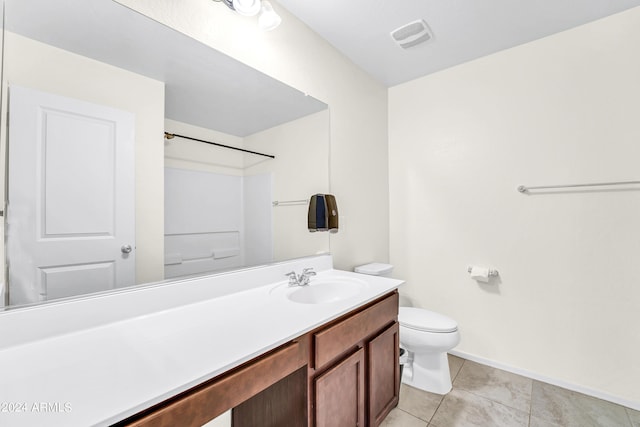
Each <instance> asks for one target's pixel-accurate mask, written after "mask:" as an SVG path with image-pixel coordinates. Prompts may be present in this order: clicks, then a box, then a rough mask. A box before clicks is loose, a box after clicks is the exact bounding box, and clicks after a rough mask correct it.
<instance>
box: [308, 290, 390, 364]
mask: <svg viewBox="0 0 640 427" xmlns="http://www.w3.org/2000/svg"><path fill="white" fill-rule="evenodd" d="M397 318H398V293H397V292H394V293H393V294H391V295H389V296H388V297H386V298H385V299H383V300H381V301H379V302H378V303H376V304H374V305H372V306H371V307H368V308H366V309H364V310H362V311H360V312H359V313H356V314H354V315H353V316H351V317H348V318H346V319H345V320H342V321H340V322H339V323H336V324H334V325H333V326H330V327H328V328H326V329H323V330H321V331H319V332H316V333H314V334H313V343H314V361H313V363H314V368H315V369H320V368H322V367H323V366H325V365H326V364H327V363H329V362H331V361H332V360H334V359H335V358H337V357H338V356H340V355H341V354H344V353H345V352H347V351H349V350H350V349H351V348H353V346H355V345H356V344H358V343H359V342H362V341H363V340H364V339H366V338H367V337H369V336H371V335H373V334H375V333H377V332H378V331H380V330H381V329H382V328H384V327H385V326H387V325H389V324H391V323H393V322H395V321H396V320H397Z"/></svg>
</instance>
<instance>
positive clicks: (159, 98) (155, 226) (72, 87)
mask: <svg viewBox="0 0 640 427" xmlns="http://www.w3.org/2000/svg"><path fill="white" fill-rule="evenodd" d="M4 66H5V68H4V82H3V84H4V85H5V96H4V98H5V99H3V104H2V105H3V110H4V111H6V105H7V104H6V85H7V84H9V85H11V84H18V85H21V86H25V87H30V88H34V89H38V90H42V91H45V92H50V93H54V94H58V95H63V96H68V97H71V98H76V99H80V100H84V101H88V102H93V103H96V104H101V105H107V106H110V107H114V108H119V109H122V110H126V111H130V112H132V113H134V114H135V116H136V123H135V134H136V152H135V156H136V160H135V170H136V182H135V186H136V205H135V209H136V247H137V248H136V282H137V283H145V282H151V281H157V280H162V279H163V263H164V262H163V258H164V256H163V238H162V237H163V224H164V215H163V197H164V194H163V147H162V144H161V139H160V138H161V137H160V136H159V135H160V130H161V129H162V127H163V117H164V83H162V82H159V81H156V80H152V79H149V78H147V77H143V76H140V75H138V74H134V73H131V72H129V71H125V70H122V69H120V68H116V67H113V66H110V65H107V64H104V63H101V62H98V61H94V60H91V59H87V58H85V57H82V56H79V55H76V54H73V53H70V52H67V51H64V50H61V49H58V48H54V47H51V46H48V45H45V44H43V43H40V42H36V41H33V40H30V39H27V38H24V37H22V36H19V35H16V34H13V33H9V32H7V33H6V35H5V64H4ZM5 125H6V124H5V123H4V122H3V127H4V126H5ZM4 135H5V132H2V138H3V139H4ZM2 164H4V163H2ZM0 175H4V174H0ZM2 186H4V183H2V185H0V187H2ZM3 259H4V257H3Z"/></svg>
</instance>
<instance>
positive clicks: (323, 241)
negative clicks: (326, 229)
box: [244, 110, 341, 261]
mask: <svg viewBox="0 0 640 427" xmlns="http://www.w3.org/2000/svg"><path fill="white" fill-rule="evenodd" d="M328 141H329V111H328V110H325V111H320V112H318V113H315V114H311V115H309V116H306V117H303V118H301V119H298V120H294V121H291V122H289V123H285V124H283V125H280V126H276V127H273V128H271V129H267V130H265V131H262V132H258V133H255V134H253V135H249V136H247V137H246V138H245V139H244V146H245V148H247V149H248V150H253V151H258V152H264V153H267V154H272V155H275V159H269V160H266V161H265V160H260V159H256V156H254V155H246V156H245V161H246V163H247V165H250V166H248V167H247V168H246V169H245V174H246V175H252V174H263V173H273V193H272V194H273V200H277V201H287V200H309V198H310V197H311V195H312V194H317V193H328V192H329V143H328ZM337 203H338V211H339V212H340V209H341V199H340V198H338V200H337ZM307 212H308V205H307V204H300V205H291V206H275V207H273V209H272V219H273V259H274V260H276V261H283V260H286V259H290V258H296V257H301V256H306V255H314V254H316V253H320V252H327V251H329V249H330V248H329V233H310V232H309V229H308V227H307V225H308V224H307Z"/></svg>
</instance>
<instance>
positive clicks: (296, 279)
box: [285, 268, 316, 286]
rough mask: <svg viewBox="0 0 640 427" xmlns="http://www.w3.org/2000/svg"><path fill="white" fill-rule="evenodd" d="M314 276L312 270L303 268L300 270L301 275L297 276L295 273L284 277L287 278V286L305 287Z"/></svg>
mask: <svg viewBox="0 0 640 427" xmlns="http://www.w3.org/2000/svg"><path fill="white" fill-rule="evenodd" d="M315 275H316V272H315V271H313V268H305V269H304V270H302V274H299V275H298V274H296V272H295V271H291V272H289V273H287V274H285V276H288V277H289V286H307V285H309V280H310V278H311V276H315Z"/></svg>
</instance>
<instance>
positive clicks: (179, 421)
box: [116, 291, 400, 427]
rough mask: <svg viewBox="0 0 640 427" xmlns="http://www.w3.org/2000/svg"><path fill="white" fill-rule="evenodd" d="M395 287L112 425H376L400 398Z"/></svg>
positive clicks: (277, 426)
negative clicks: (223, 419) (227, 419)
mask: <svg viewBox="0 0 640 427" xmlns="http://www.w3.org/2000/svg"><path fill="white" fill-rule="evenodd" d="M397 319H398V293H397V292H395V291H394V292H392V293H390V294H388V295H386V296H385V297H382V298H380V299H378V300H376V301H374V302H372V303H370V304H368V305H365V306H363V307H360V308H358V309H356V310H354V311H352V312H350V313H347V314H345V315H344V316H342V317H340V318H338V319H336V320H334V321H332V322H329V323H327V324H326V325H323V326H321V327H319V328H318V329H316V330H313V331H311V332H309V333H307V334H305V335H303V336H301V337H299V338H298V339H296V340H294V341H292V342H290V343H287V344H285V345H283V346H281V347H279V348H277V349H275V350H273V351H271V352H269V353H267V354H265V355H262V356H260V357H258V358H256V359H254V360H252V361H250V362H247V363H245V364H244V365H241V366H239V367H237V368H235V369H233V370H231V371H229V372H226V373H224V374H222V375H220V376H219V377H216V378H214V379H212V380H210V381H207V382H205V383H203V384H200V385H198V386H196V387H194V388H192V389H191V390H188V391H186V392H184V393H182V394H180V395H178V396H175V397H174V398H171V399H169V400H167V401H165V402H162V403H160V404H158V405H156V406H154V407H152V408H149V409H147V410H145V411H143V412H141V413H139V414H137V415H135V416H133V417H130V418H129V419H127V420H124V421H122V422H119V423H117V424H116V426H136V427H152V426H158V427H162V426H167V427H168V426H181V427H189V426H193V427H200V426H202V425H203V424H205V423H206V422H208V421H209V420H211V419H213V418H215V417H216V416H218V415H220V414H221V413H223V412H225V411H227V410H228V409H231V408H233V416H232V419H233V427H279V426H283V425H286V426H287V427H306V426H308V427H356V426H359V427H365V426H372V427H375V426H378V425H379V424H380V423H381V422H382V420H383V419H384V417H386V415H387V414H388V413H389V412H390V411H391V409H393V407H395V406H396V405H397V403H398V393H399V389H400V376H399V365H398V351H399V348H398V323H397Z"/></svg>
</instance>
